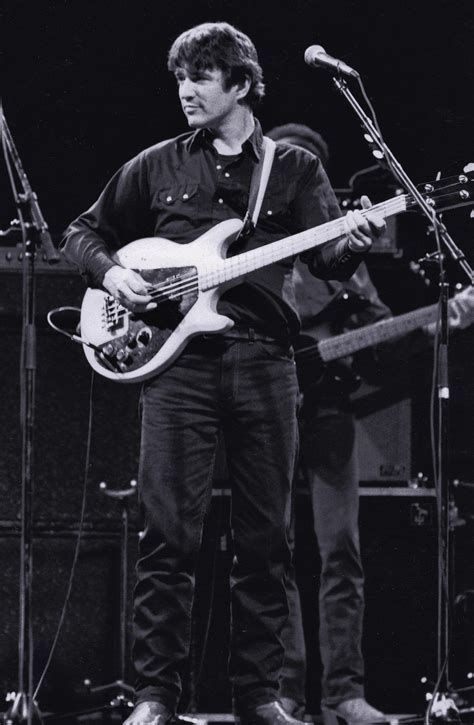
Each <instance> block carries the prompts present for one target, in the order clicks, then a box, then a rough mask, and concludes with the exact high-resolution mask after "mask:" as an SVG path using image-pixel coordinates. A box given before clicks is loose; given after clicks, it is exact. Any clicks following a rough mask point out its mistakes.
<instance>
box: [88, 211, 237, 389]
mask: <svg viewBox="0 0 474 725" xmlns="http://www.w3.org/2000/svg"><path fill="white" fill-rule="evenodd" d="M241 226H242V221H241V220H239V219H229V220H227V221H224V222H221V223H220V224H218V225H216V226H215V227H213V228H212V229H210V230H209V231H208V232H206V233H205V234H203V235H202V236H201V237H199V238H198V239H196V240H195V241H194V242H191V243H189V244H177V243H176V242H170V241H168V240H167V239H161V238H159V237H153V238H146V239H138V240H137V241H135V242H131V243H130V244H127V245H126V246H125V247H123V248H122V249H120V250H119V251H118V252H117V254H116V259H117V262H118V263H119V264H121V265H122V266H123V267H127V268H131V269H135V270H138V271H140V272H143V273H144V274H143V276H144V277H145V278H146V277H147V274H146V271H147V270H161V272H162V273H164V278H165V279H169V278H170V275H171V276H172V275H173V270H176V269H188V268H190V267H192V268H195V274H194V273H192V279H193V282H192V283H190V284H189V286H190V287H192V289H191V291H190V292H187V291H185V292H184V293H182V294H179V289H178V293H177V295H178V296H180V297H181V301H180V302H179V305H180V306H181V307H182V308H183V310H184V316H182V319H180V320H179V321H178V323H177V325H176V327H174V329H171V330H169V329H168V331H167V332H168V334H165V333H163V331H162V330H159V329H156V328H155V326H154V325H153V323H152V321H151V320H152V319H153V317H154V315H156V316H159V314H160V310H159V306H158V310H157V311H156V312H153V313H147V314H145V315H143V316H142V318H141V319H140V318H136V316H135V315H133V313H129V312H128V311H126V310H124V308H123V307H121V305H119V304H118V303H117V302H115V301H113V300H112V298H111V296H110V295H109V294H108V293H107V292H104V291H102V290H100V289H88V290H87V292H86V294H85V296H84V300H83V303H82V309H81V337H82V338H83V339H84V340H86V341H87V342H89V343H91V344H92V345H94V346H95V347H96V348H100V349H102V350H103V351H105V354H106V355H108V358H101V355H99V354H98V353H97V351H96V350H94V349H93V348H91V347H89V346H88V345H84V346H83V347H84V352H85V355H86V357H87V360H88V361H89V363H90V365H91V366H92V367H93V368H94V370H96V371H97V372H99V373H100V374H101V375H103V376H105V377H106V378H110V379H111V380H115V381H117V382H139V381H141V380H145V379H147V378H149V377H151V376H152V375H156V374H158V373H160V372H161V371H162V370H164V369H165V368H166V367H168V366H169V365H170V364H171V363H172V362H173V360H175V359H176V358H177V357H178V355H179V354H180V353H181V352H182V351H183V349H184V348H185V346H186V343H187V342H188V341H189V340H190V339H191V338H192V337H195V336H196V335H199V334H203V333H218V332H224V331H225V330H229V329H230V328H231V327H233V325H234V323H233V321H232V320H231V319H230V318H228V317H226V316H225V315H220V314H219V313H218V312H217V309H216V308H217V303H218V301H219V297H220V295H221V293H222V292H223V291H224V289H226V288H227V287H229V286H231V285H234V284H237V283H238V282H239V279H238V278H237V279H234V280H232V281H230V282H224V283H222V284H220V285H218V286H216V287H213V288H211V289H202V288H201V284H200V280H201V279H202V278H203V276H204V275H205V274H206V273H207V274H208V273H209V269H211V268H212V267H216V266H218V265H219V263H221V262H222V260H223V259H225V257H226V253H227V249H228V248H229V245H230V244H231V243H232V242H233V241H234V239H235V237H236V235H237V233H238V232H239V231H240V228H241ZM168 273H169V274H168ZM196 275H197V279H196V284H195V283H194V279H195V277H196ZM177 305H178V302H177V303H176V305H175V306H177ZM99 310H100V313H99ZM148 318H149V319H150V321H148ZM111 320H112V321H115V320H118V323H117V324H110V322H111ZM132 328H133V329H132ZM131 336H133V337H131ZM130 343H132V346H130ZM117 357H118V358H119V359H117ZM130 359H135V360H136V364H133V363H129V362H128V361H129V360H130ZM108 360H109V361H110V360H113V361H114V364H113V365H111V364H110V363H109V362H108Z"/></svg>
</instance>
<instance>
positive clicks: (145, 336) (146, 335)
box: [137, 327, 151, 345]
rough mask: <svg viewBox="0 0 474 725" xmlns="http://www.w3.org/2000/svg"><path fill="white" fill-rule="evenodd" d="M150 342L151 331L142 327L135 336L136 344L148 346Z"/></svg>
mask: <svg viewBox="0 0 474 725" xmlns="http://www.w3.org/2000/svg"><path fill="white" fill-rule="evenodd" d="M150 340H151V330H150V328H149V327H143V328H142V329H141V330H140V332H139V333H138V335H137V342H139V343H140V345H148V343H149V342H150Z"/></svg>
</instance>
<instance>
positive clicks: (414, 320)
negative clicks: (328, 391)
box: [318, 301, 452, 362]
mask: <svg viewBox="0 0 474 725" xmlns="http://www.w3.org/2000/svg"><path fill="white" fill-rule="evenodd" d="M437 307H438V306H437V305H430V306H429V307H423V308H421V309H419V310H414V311H413V312H407V313H405V314H404V315H399V316H397V317H390V318H388V319H386V320H381V321H380V322H375V323H374V324H373V325H370V326H368V327H365V328H364V327H362V328H360V329H357V330H351V331H349V332H345V333H343V334H342V335H337V336H336V337H334V338H329V339H327V340H321V341H320V342H319V343H318V351H319V354H320V356H321V358H322V360H323V361H324V362H330V361H331V360H336V359H338V358H341V357H345V356H346V355H351V354H352V353H354V352H358V351H359V350H363V349H365V348H367V347H372V346H373V345H376V344H377V343H380V342H384V341H386V340H392V339H395V338H396V337H401V336H402V335H404V334H406V333H407V332H411V331H412V330H416V329H418V328H420V327H423V326H424V325H427V324H429V323H430V322H434V321H435V319H436V314H437ZM449 309H450V311H451V309H452V301H450V303H449Z"/></svg>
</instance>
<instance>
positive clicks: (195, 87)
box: [175, 68, 241, 128]
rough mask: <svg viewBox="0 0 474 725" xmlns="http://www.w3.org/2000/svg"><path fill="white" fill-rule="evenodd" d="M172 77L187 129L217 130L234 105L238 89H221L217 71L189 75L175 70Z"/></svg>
mask: <svg viewBox="0 0 474 725" xmlns="http://www.w3.org/2000/svg"><path fill="white" fill-rule="evenodd" d="M175 77H176V80H177V83H178V92H179V99H180V101H181V106H182V108H183V111H184V114H185V116H186V118H187V120H188V124H189V126H190V127H191V128H217V127H219V126H220V125H221V124H222V123H223V122H224V121H225V120H227V119H228V118H229V117H230V116H231V114H232V112H233V111H234V110H235V109H236V107H237V105H238V99H239V97H240V95H239V87H238V86H231V87H230V88H228V89H225V88H224V76H223V73H222V71H221V70H218V69H213V70H202V71H197V72H192V73H191V72H188V71H187V70H186V69H185V68H177V69H176V71H175ZM240 90H241V89H240Z"/></svg>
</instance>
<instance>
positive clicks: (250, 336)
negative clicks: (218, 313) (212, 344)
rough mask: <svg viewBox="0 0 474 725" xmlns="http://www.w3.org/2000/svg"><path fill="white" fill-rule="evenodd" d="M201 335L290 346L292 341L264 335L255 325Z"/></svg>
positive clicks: (209, 338)
mask: <svg viewBox="0 0 474 725" xmlns="http://www.w3.org/2000/svg"><path fill="white" fill-rule="evenodd" d="M201 337H202V338H203V339H204V340H222V339H230V340H244V341H245V342H255V341H259V342H273V343H277V344H279V345H287V346H290V341H289V339H288V338H282V337H273V336H271V335H262V333H261V332H258V331H257V330H255V329H254V328H253V327H240V326H235V327H232V328H231V329H230V330H227V331H226V332H223V333H222V334H214V335H202V336H201Z"/></svg>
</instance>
